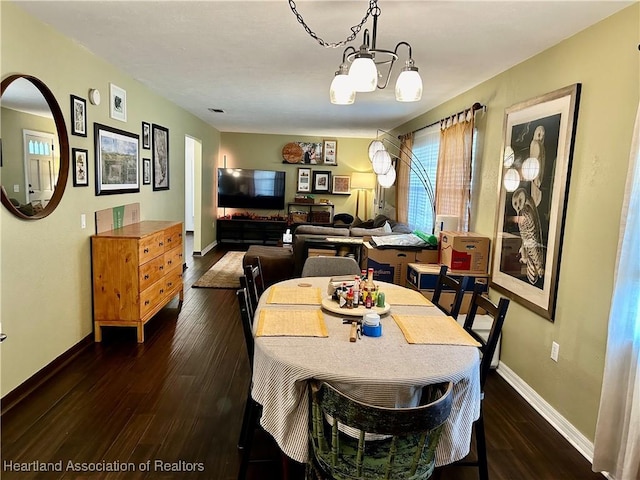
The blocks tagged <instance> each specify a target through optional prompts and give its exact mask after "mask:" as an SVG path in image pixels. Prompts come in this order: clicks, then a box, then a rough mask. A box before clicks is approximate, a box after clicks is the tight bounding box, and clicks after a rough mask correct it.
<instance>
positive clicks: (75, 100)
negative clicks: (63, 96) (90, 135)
mask: <svg viewBox="0 0 640 480" xmlns="http://www.w3.org/2000/svg"><path fill="white" fill-rule="evenodd" d="M70 100H71V101H70V106H71V135H77V136H78V137H86V136H87V101H86V100H85V99H84V98H80V97H77V96H76V95H70Z"/></svg>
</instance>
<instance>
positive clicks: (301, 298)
mask: <svg viewBox="0 0 640 480" xmlns="http://www.w3.org/2000/svg"><path fill="white" fill-rule="evenodd" d="M321 302H322V292H321V291H320V288H318V287H300V286H295V287H279V286H277V285H276V286H274V287H273V288H272V289H271V291H270V292H269V298H267V303H281V304H286V305H320V303H321Z"/></svg>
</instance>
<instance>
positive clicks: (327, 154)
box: [322, 140, 338, 165]
mask: <svg viewBox="0 0 640 480" xmlns="http://www.w3.org/2000/svg"><path fill="white" fill-rule="evenodd" d="M337 155H338V141H337V140H323V142H322V163H323V164H325V165H337V164H338V161H337Z"/></svg>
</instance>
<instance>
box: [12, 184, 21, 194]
mask: <svg viewBox="0 0 640 480" xmlns="http://www.w3.org/2000/svg"><path fill="white" fill-rule="evenodd" d="M19 192H20V185H14V186H13V193H19Z"/></svg>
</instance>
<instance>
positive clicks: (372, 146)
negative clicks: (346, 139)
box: [369, 140, 386, 162]
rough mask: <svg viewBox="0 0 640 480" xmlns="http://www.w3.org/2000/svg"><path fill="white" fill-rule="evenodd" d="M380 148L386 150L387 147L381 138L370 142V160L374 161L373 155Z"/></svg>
mask: <svg viewBox="0 0 640 480" xmlns="http://www.w3.org/2000/svg"><path fill="white" fill-rule="evenodd" d="M378 150H386V148H384V143H382V142H381V141H380V140H373V141H372V142H371V143H370V144H369V160H370V161H372V162H373V156H374V155H375V154H376V152H377V151H378Z"/></svg>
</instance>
